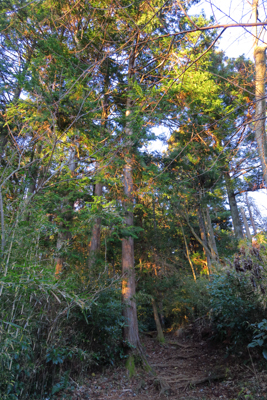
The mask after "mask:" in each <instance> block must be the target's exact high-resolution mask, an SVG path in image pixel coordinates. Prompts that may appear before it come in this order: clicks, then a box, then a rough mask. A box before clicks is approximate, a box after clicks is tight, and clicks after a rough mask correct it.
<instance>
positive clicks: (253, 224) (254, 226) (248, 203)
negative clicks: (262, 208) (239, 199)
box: [246, 192, 257, 235]
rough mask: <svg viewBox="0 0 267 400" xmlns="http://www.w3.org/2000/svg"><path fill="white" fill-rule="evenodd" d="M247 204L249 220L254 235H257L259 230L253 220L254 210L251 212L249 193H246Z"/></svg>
mask: <svg viewBox="0 0 267 400" xmlns="http://www.w3.org/2000/svg"><path fill="white" fill-rule="evenodd" d="M246 203H247V208H248V212H249V218H250V222H251V225H252V228H253V232H254V235H257V228H256V225H255V221H254V218H253V214H252V210H251V204H250V202H249V198H248V193H247V192H246Z"/></svg>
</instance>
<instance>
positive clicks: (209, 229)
mask: <svg viewBox="0 0 267 400" xmlns="http://www.w3.org/2000/svg"><path fill="white" fill-rule="evenodd" d="M205 222H206V229H207V236H208V243H209V247H210V250H211V258H212V260H214V261H219V254H218V250H217V246H216V240H215V236H214V231H213V227H212V223H211V219H210V212H209V207H207V209H206V218H205Z"/></svg>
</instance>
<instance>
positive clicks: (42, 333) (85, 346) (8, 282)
mask: <svg viewBox="0 0 267 400" xmlns="http://www.w3.org/2000/svg"><path fill="white" fill-rule="evenodd" d="M30 271H31V272H30ZM51 276H52V278H51ZM73 278H74V277H73V276H72V277H69V278H68V279H66V280H65V281H57V282H56V281H54V278H53V274H51V270H49V269H47V270H46V271H43V270H42V269H40V267H37V266H35V267H33V266H28V267H24V268H23V269H22V268H20V267H14V268H13V269H12V270H10V272H9V273H7V276H6V277H2V280H1V282H0V287H1V293H2V294H1V305H0V343H1V345H0V363H1V370H0V382H1V383H0V397H1V399H5V400H13V399H14V400H15V399H20V400H24V399H28V398H34V399H43V398H50V396H51V395H53V394H55V393H57V392H59V391H60V390H62V389H64V388H65V387H66V386H67V385H68V382H69V376H70V375H72V376H74V378H75V379H76V378H79V377H82V376H83V375H84V374H85V373H86V372H87V371H88V369H90V368H92V366H96V365H97V366H101V365H103V364H104V363H105V364H108V363H110V362H111V363H113V362H114V361H115V360H116V358H118V357H120V356H122V337H121V332H122V329H121V328H122V326H123V321H122V317H121V306H120V301H119V296H118V293H117V291H115V290H114V289H108V285H110V284H111V283H112V282H108V281H105V280H104V279H103V277H102V280H101V282H98V281H95V282H94V283H93V282H92V283H91V285H89V284H86V285H85V284H83V285H79V284H78V283H77V281H76V282H75V281H73ZM100 283H101V284H100ZM110 287H113V286H110ZM106 291H107V292H106Z"/></svg>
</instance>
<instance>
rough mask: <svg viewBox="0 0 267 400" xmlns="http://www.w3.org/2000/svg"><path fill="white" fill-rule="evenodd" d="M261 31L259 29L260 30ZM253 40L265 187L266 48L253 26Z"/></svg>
mask: <svg viewBox="0 0 267 400" xmlns="http://www.w3.org/2000/svg"><path fill="white" fill-rule="evenodd" d="M258 3H259V0H253V3H252V12H253V20H254V22H255V23H257V21H258ZM260 29H261V28H260ZM254 34H255V38H254V60H255V100H256V104H255V110H256V113H255V137H256V141H257V145H258V153H259V157H260V162H261V166H262V172H263V179H264V181H265V184H266V185H267V138H266V132H265V119H266V99H265V96H266V94H265V77H266V48H267V46H266V45H264V44H260V45H259V39H258V29H257V26H255V31H254Z"/></svg>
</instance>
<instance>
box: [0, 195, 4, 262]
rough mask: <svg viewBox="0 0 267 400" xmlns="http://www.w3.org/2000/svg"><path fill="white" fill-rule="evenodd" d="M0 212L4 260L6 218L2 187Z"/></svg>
mask: <svg viewBox="0 0 267 400" xmlns="http://www.w3.org/2000/svg"><path fill="white" fill-rule="evenodd" d="M0 212H1V232H2V238H1V256H2V260H4V249H5V219H4V205H3V198H2V189H1V187H0Z"/></svg>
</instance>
